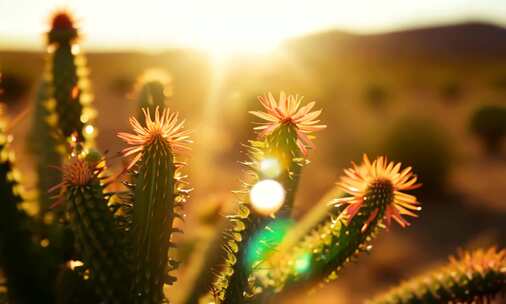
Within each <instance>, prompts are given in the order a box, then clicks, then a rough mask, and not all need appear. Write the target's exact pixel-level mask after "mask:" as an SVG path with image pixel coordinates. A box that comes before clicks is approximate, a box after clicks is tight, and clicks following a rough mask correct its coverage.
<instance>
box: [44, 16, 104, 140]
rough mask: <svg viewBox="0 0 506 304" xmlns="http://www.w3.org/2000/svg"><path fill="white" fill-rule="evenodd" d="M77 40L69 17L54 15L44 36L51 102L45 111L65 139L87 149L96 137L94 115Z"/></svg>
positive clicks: (46, 78) (83, 58)
mask: <svg viewBox="0 0 506 304" xmlns="http://www.w3.org/2000/svg"><path fill="white" fill-rule="evenodd" d="M78 40H79V34H78V30H77V28H76V27H75V25H74V21H73V20H72V17H71V16H70V15H69V14H68V13H67V12H59V13H57V14H55V15H54V16H53V19H52V28H51V30H50V31H49V33H48V35H47V41H48V47H47V49H48V54H49V56H48V59H47V65H46V71H45V77H44V78H45V80H46V81H47V82H48V83H49V85H50V86H49V89H50V97H51V98H50V99H49V100H48V101H47V102H46V107H47V108H48V109H50V110H52V111H51V112H52V113H51V114H50V116H49V117H48V121H50V123H52V124H54V125H55V126H56V127H57V129H58V131H59V134H60V135H61V136H62V137H63V138H64V139H68V138H69V137H71V136H74V137H76V138H75V139H76V140H77V141H79V142H84V145H85V148H89V147H91V146H92V144H93V139H94V137H95V133H96V132H95V131H96V130H95V128H94V126H93V119H94V117H95V116H96V112H95V110H94V109H93V108H92V107H91V102H92V101H93V96H92V94H91V92H90V83H89V80H88V73H89V72H88V69H87V67H86V59H85V57H84V56H83V55H82V54H81V51H80V46H79V43H78Z"/></svg>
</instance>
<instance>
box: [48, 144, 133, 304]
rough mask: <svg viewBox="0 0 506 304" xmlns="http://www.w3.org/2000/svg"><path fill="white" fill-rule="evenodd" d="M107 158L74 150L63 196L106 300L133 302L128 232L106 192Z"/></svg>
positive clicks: (80, 245)
mask: <svg viewBox="0 0 506 304" xmlns="http://www.w3.org/2000/svg"><path fill="white" fill-rule="evenodd" d="M103 169H104V161H101V160H100V156H99V155H98V154H97V153H96V152H91V153H80V154H77V153H73V155H72V156H71V158H70V159H69V160H67V161H66V162H65V163H64V165H63V181H62V183H60V184H58V185H57V186H56V187H55V188H54V189H55V190H60V191H61V193H62V196H61V197H60V200H59V201H58V202H57V203H60V204H64V207H65V211H66V214H67V217H68V221H69V223H70V227H71V228H72V232H73V233H74V236H75V242H76V247H77V248H78V250H79V252H80V253H81V254H82V257H83V260H84V266H85V267H87V268H89V269H90V270H91V272H90V274H89V275H90V276H91V280H92V281H93V285H94V286H95V288H96V289H97V292H98V294H99V295H100V296H101V297H102V299H103V300H105V301H106V303H118V304H119V303H129V302H128V299H129V290H128V289H127V288H125V286H130V284H131V283H130V279H131V277H132V272H131V270H130V269H131V262H130V260H129V256H128V249H129V247H128V243H127V238H126V232H125V231H122V230H121V229H120V227H119V226H118V225H117V224H116V221H115V218H114V215H113V212H112V211H111V210H110V208H109V206H108V201H109V199H110V195H109V194H107V193H105V191H104V177H103V176H102V172H103Z"/></svg>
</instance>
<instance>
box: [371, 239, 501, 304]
mask: <svg viewBox="0 0 506 304" xmlns="http://www.w3.org/2000/svg"><path fill="white" fill-rule="evenodd" d="M505 291H506V250H500V251H498V250H497V249H496V248H489V249H488V250H484V249H478V250H475V251H472V252H462V253H461V254H460V255H459V256H457V257H451V258H450V262H449V263H448V264H447V265H445V266H443V267H441V268H440V269H436V270H434V271H432V272H429V273H427V274H425V275H422V276H420V277H417V278H414V279H411V280H409V281H407V282H405V283H402V284H401V285H400V286H398V287H396V288H394V289H392V290H390V291H388V292H387V293H385V294H384V295H379V296H378V297H377V298H375V299H373V300H371V301H369V302H368V303H369V304H408V303H409V304H415V303H490V302H491V301H492V299H493V298H494V297H495V295H497V294H499V293H500V292H503V293H504V292H505Z"/></svg>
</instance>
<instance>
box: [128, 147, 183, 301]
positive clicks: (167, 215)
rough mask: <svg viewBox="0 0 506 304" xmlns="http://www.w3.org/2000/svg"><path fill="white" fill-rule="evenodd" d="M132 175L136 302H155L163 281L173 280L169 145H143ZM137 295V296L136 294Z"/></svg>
mask: <svg viewBox="0 0 506 304" xmlns="http://www.w3.org/2000/svg"><path fill="white" fill-rule="evenodd" d="M137 170H138V171H137V172H136V173H135V175H134V177H133V181H134V184H135V186H134V187H135V188H134V202H135V203H134V207H133V216H132V226H133V236H134V247H135V248H136V252H135V261H136V266H135V267H136V269H135V271H136V274H137V275H136V278H135V281H134V292H135V295H136V298H137V301H136V303H158V302H159V301H161V299H162V298H163V293H162V289H163V284H164V283H170V281H171V280H172V279H173V278H172V277H170V276H168V272H169V270H172V269H171V268H170V265H169V260H168V258H167V254H168V250H169V248H170V247H173V245H172V243H171V234H172V232H173V231H172V229H173V228H172V227H173V221H174V218H175V210H174V209H175V197H176V195H175V193H174V192H173V191H172V189H174V188H175V180H174V176H175V166H174V161H173V155H172V153H171V151H170V148H169V147H168V146H167V145H165V144H164V143H162V142H156V143H153V144H151V145H150V146H148V147H147V149H146V151H145V153H144V154H143V158H142V159H141V160H140V161H139V162H138V166H137ZM137 295H138V297H137Z"/></svg>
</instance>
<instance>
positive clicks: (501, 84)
mask: <svg viewBox="0 0 506 304" xmlns="http://www.w3.org/2000/svg"><path fill="white" fill-rule="evenodd" d="M492 86H493V87H494V88H495V89H497V90H498V91H502V92H506V75H499V76H497V78H496V79H494V80H493V81H492Z"/></svg>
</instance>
